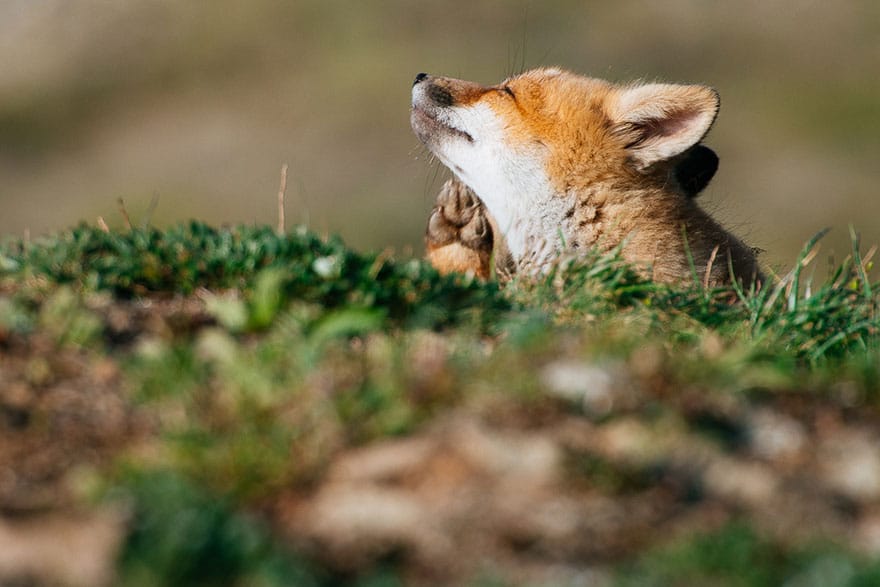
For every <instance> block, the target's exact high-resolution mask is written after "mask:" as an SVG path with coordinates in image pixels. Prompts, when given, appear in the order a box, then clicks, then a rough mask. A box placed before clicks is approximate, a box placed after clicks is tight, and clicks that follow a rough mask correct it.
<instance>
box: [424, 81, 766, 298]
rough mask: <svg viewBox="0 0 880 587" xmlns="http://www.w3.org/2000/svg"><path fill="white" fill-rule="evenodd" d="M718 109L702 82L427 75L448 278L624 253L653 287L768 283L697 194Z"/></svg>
mask: <svg viewBox="0 0 880 587" xmlns="http://www.w3.org/2000/svg"><path fill="white" fill-rule="evenodd" d="M719 107H720V98H719V95H718V92H717V91H715V90H714V89H712V88H710V87H708V86H704V85H682V84H669V83H644V82H636V83H630V84H614V83H611V82H608V81H604V80H601V79H597V78H592V77H587V76H582V75H579V74H576V73H573V72H570V71H567V70H564V69H561V68H556V67H549V68H538V69H534V70H530V71H526V72H524V73H521V74H519V75H516V76H513V77H509V78H507V79H505V80H504V81H502V82H501V83H500V84H497V85H491V86H484V85H481V84H479V83H475V82H470V81H464V80H458V79H454V78H449V77H442V76H432V75H429V74H427V73H419V74H418V75H416V77H415V80H414V82H413V86H412V105H411V109H410V123H411V126H412V129H413V131H414V133H415V135H416V136H417V137H418V138H419V140H420V141H421V142H422V143H423V144H424V145H425V146H426V147H427V149H428V150H429V151H430V152H431V153H432V154H433V155H434V156H435V157H436V158H437V159H439V161H440V162H441V163H443V164H444V165H445V166H446V167H448V168H449V169H450V170H451V171H452V174H453V177H452V179H450V180H449V181H447V182H446V183H445V184H444V186H443V187H442V188H441V190H440V193H439V194H438V195H437V198H436V200H435V205H434V207H433V209H432V211H431V214H430V216H429V219H428V224H427V229H426V235H425V245H426V247H425V248H426V251H427V257H428V261H429V262H430V263H431V264H432V265H433V266H434V267H435V268H436V269H437V270H438V271H439V272H440V273H450V272H465V273H471V274H474V275H476V276H477V277H479V278H481V279H490V278H491V276H492V275H493V274H494V275H496V276H498V277H500V278H502V279H509V278H510V277H512V276H513V275H515V274H517V273H522V272H532V273H534V272H538V273H539V272H542V271H546V270H547V269H548V268H549V267H550V266H551V264H552V263H553V262H554V260H555V259H557V258H559V256H560V255H561V254H564V253H577V251H578V250H587V249H593V250H599V251H603V252H605V251H610V250H613V249H616V248H619V250H620V253H621V256H622V258H623V259H624V260H626V261H627V262H629V263H631V264H632V265H633V266H635V267H636V268H637V269H638V271H639V272H640V273H642V274H643V275H644V276H646V277H649V278H651V279H653V280H654V281H657V282H661V283H669V284H683V283H686V282H688V281H690V280H693V278H694V270H696V272H697V277H698V278H699V279H700V281H701V282H702V283H703V284H704V285H706V286H709V287H716V286H725V285H729V284H730V283H731V282H732V281H734V280H735V281H737V282H739V283H740V284H741V285H742V286H743V287H745V288H749V287H752V286H753V285H754V286H760V284H761V283H762V282H763V281H764V276H763V274H762V273H761V270H760V267H759V265H758V261H757V253H756V250H755V249H752V248H750V247H748V246H747V245H745V244H744V243H743V242H742V241H741V240H740V239H738V238H737V237H735V236H734V235H733V234H731V233H730V232H728V231H727V230H725V229H724V228H723V227H722V226H721V225H720V224H719V223H718V222H716V221H715V220H714V219H713V218H712V217H711V216H710V215H709V214H708V213H706V212H705V211H704V210H703V209H702V208H700V206H699V204H698V202H697V201H696V200H697V196H698V194H699V192H701V191H702V190H703V189H704V188H705V187H706V185H707V184H708V182H709V181H710V180H711V179H712V177H713V176H714V174H715V171H716V170H717V167H718V158H717V155H716V154H715V153H714V151H712V150H711V149H709V148H708V147H706V146H704V145H702V144H701V142H702V141H703V139H704V138H705V136H706V134H707V133H708V132H709V129H710V128H711V127H712V125H713V123H714V121H715V119H716V117H717V114H718V110H719Z"/></svg>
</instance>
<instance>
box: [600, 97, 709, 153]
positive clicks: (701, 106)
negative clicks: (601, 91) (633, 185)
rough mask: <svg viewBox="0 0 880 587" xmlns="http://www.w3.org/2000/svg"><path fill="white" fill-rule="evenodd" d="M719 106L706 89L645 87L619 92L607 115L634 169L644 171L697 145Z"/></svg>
mask: <svg viewBox="0 0 880 587" xmlns="http://www.w3.org/2000/svg"><path fill="white" fill-rule="evenodd" d="M720 103H721V102H720V98H719V97H718V92H716V91H715V90H713V89H712V88H709V87H706V86H681V85H673V84H646V85H642V86H634V87H629V88H624V89H622V90H620V93H619V94H618V96H617V99H616V100H614V101H613V102H612V105H611V109H610V112H609V114H610V115H611V118H612V121H613V123H614V125H615V132H616V133H618V134H619V135H620V136H622V137H623V138H624V140H625V141H626V149H627V151H629V152H630V154H631V156H632V158H633V160H634V162H635V163H636V166H637V167H638V168H639V169H644V168H646V167H648V166H650V165H652V164H654V163H656V162H658V161H663V160H664V159H669V158H670V157H675V156H676V155H679V154H681V153H683V152H684V151H686V150H687V149H689V148H690V147H692V146H694V145H696V144H697V143H698V142H700V140H702V138H703V137H704V136H706V133H707V132H709V128H710V127H711V126H712V123H713V122H714V121H715V116H716V115H717V114H718V108H719V106H720Z"/></svg>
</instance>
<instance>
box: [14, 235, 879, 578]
mask: <svg viewBox="0 0 880 587" xmlns="http://www.w3.org/2000/svg"><path fill="white" fill-rule="evenodd" d="M817 241H818V237H817V238H816V239H813V241H811V242H809V243H808V244H807V245H806V246H805V248H804V251H803V252H802V254H801V255H800V256H799V258H798V259H797V260H796V261H795V265H794V269H792V270H791V271H790V272H788V273H787V274H785V275H783V276H782V277H780V278H778V279H777V280H776V281H775V282H774V283H773V284H769V285H768V286H767V287H764V288H763V289H760V290H758V291H754V290H753V291H743V290H741V289H738V288H731V289H709V288H705V287H703V286H702V285H701V284H700V283H699V282H698V280H697V279H694V283H693V285H692V286H687V287H668V286H664V285H659V284H655V283H652V282H650V281H647V280H645V279H643V278H642V277H640V276H639V275H638V274H637V273H636V272H635V271H634V270H633V269H632V268H630V267H629V266H627V265H626V264H625V263H623V262H622V261H621V260H620V259H619V257H618V256H617V255H616V253H611V254H607V255H598V254H593V255H588V256H586V257H583V258H578V259H569V260H565V259H561V260H560V261H559V262H558V263H557V264H556V265H555V266H554V268H553V269H552V270H551V271H549V272H548V273H547V274H545V275H542V276H540V277H539V278H537V279H525V278H522V279H519V280H517V281H514V282H513V283H510V284H508V285H507V286H506V287H503V288H501V287H499V286H498V285H497V284H495V283H481V282H478V281H476V280H473V279H471V278H468V277H466V276H447V277H443V276H440V275H438V274H437V273H436V272H435V271H434V270H433V269H432V268H430V267H429V266H427V265H426V264H425V263H424V262H421V261H418V260H403V261H399V260H396V259H394V258H393V257H391V256H390V255H387V254H380V255H364V254H360V253H357V252H355V251H352V250H350V249H348V248H346V247H345V246H344V245H343V243H341V242H340V241H338V240H336V239H330V240H324V239H320V238H318V237H317V236H315V235H314V234H312V233H310V232H308V231H305V230H296V231H293V232H291V233H289V234H286V235H278V234H276V233H275V232H273V231H271V230H270V229H268V228H264V227H245V226H239V227H230V228H222V229H217V228H212V227H209V226H206V225H204V224H201V223H197V222H192V223H190V224H187V225H182V226H177V227H174V228H170V229H168V230H164V231H162V230H155V229H144V230H131V231H128V232H122V233H110V232H104V231H101V230H98V229H95V228H91V227H88V226H84V225H83V226H80V227H77V228H75V229H73V230H71V231H69V232H65V233H61V234H58V235H55V236H52V237H48V238H45V239H40V240H38V241H35V242H20V241H14V242H7V243H5V244H3V245H2V247H0V390H2V393H0V413H2V415H3V418H2V419H0V426H2V427H3V435H4V438H8V439H9V442H8V445H9V446H8V448H7V450H6V451H5V452H0V466H2V467H4V468H5V469H6V470H10V471H14V473H15V475H14V477H15V482H14V483H6V482H0V508H2V511H4V512H6V513H7V514H13V513H14V514H15V515H16V516H25V517H28V516H30V517H33V519H35V520H39V519H42V518H40V516H45V515H48V513H50V512H55V513H57V512H64V511H73V510H77V509H81V508H82V507H83V505H84V504H91V505H90V506H89V507H90V508H93V509H95V510H101V511H103V509H105V508H110V509H114V508H117V509H118V508H121V509H122V510H124V511H125V512H127V513H126V515H124V516H121V517H120V520H121V521H119V522H118V523H117V525H116V526H115V527H116V528H117V530H118V532H119V535H120V538H119V540H120V541H121V542H120V546H119V548H118V549H117V550H116V551H113V552H117V555H116V556H115V557H110V558H109V559H108V560H107V561H105V564H106V565H109V567H110V570H109V571H107V572H108V573H109V576H115V577H116V578H117V580H119V581H122V582H124V583H128V584H159V583H165V584H205V583H210V584H266V585H276V584H278V585H284V584H314V585H330V584H347V583H351V584H370V585H380V584H381V585H386V584H388V585H394V584H399V583H400V582H403V583H407V584H409V583H413V584H436V583H438V582H439V583H444V582H446V583H457V584H462V583H464V584H469V582H470V583H473V584H491V585H495V584H567V583H570V584H575V582H576V578H577V577H583V576H589V577H592V578H594V579H595V581H596V582H597V583H598V584H614V583H621V584H624V585H631V584H640V585H641V584H648V585H650V584H658V585H660V584H695V583H700V582H702V583H705V584H710V583H711V584H727V585H773V584H779V583H781V582H784V581H786V580H789V579H790V580H794V581H796V582H797V581H805V582H806V583H809V584H812V583H810V581H813V582H815V581H817V580H819V581H821V580H823V578H827V577H829V576H830V577H832V579H833V581H837V582H831V583H828V582H825V583H823V584H836V585H837V584H839V585H856V584H868V583H865V581H870V580H871V579H870V578H871V577H876V576H877V573H878V570H877V568H878V567H877V565H876V563H873V562H872V561H871V559H870V556H868V555H869V554H871V553H872V552H873V551H872V548H873V547H872V546H871V544H872V543H871V541H870V539H869V538H870V536H871V532H870V529H871V528H872V527H874V526H872V524H875V525H876V523H877V520H875V518H874V515H873V514H872V511H873V509H872V508H871V504H872V503H874V502H875V500H878V499H880V473H878V474H877V475H873V474H872V473H870V472H871V471H873V470H874V469H873V468H872V467H875V465H876V467H877V468H878V470H880V453H877V452H876V450H875V449H874V448H873V446H874V445H873V444H872V443H873V441H874V437H873V434H874V432H873V431H874V430H875V427H876V424H877V419H878V415H880V410H878V391H880V360H878V359H880V355H878V341H880V317H878V315H877V303H878V289H880V288H878V284H877V283H874V282H872V281H871V278H870V270H871V265H870V259H869V257H870V254H868V255H866V257H868V258H863V257H862V256H861V254H860V251H859V244H858V239H857V238H855V237H854V238H853V254H852V255H851V257H849V258H848V259H846V260H845V261H844V262H843V263H842V264H841V265H840V266H839V267H837V268H836V270H835V271H834V272H833V273H832V276H831V278H830V279H829V280H827V281H826V282H825V283H823V284H816V283H813V282H812V280H811V279H809V278H808V277H807V276H808V274H809V270H810V264H811V262H812V260H813V258H814V257H815V255H816V253H815V251H816V245H817ZM696 273H697V272H696V270H695V271H694V274H695V275H696ZM469 446H470V447H483V448H482V449H480V448H473V450H471V452H468V450H469V449H467V447H469ZM542 447H543V448H542ZM538 448H540V449H541V450H538ZM542 451H543V452H542ZM406 454H418V455H420V456H419V457H418V458H414V457H413V458H411V457H404V456H401V455H406ZM530 455H531V456H530ZM541 455H543V456H541ZM407 459H409V460H407ZM493 459H494V460H493ZM379 462H381V463H383V465H382V467H379V465H377V464H376V463H379ZM369 463H372V464H369ZM529 463H531V464H529ZM526 465H528V466H526ZM849 466H851V468H847V467H849ZM370 467H373V468H372V469H371V468H370ZM377 467H378V469H382V471H384V473H377V472H376V471H377V470H378V469H377ZM529 467H531V468H529ZM854 470H862V471H863V470H868V471H869V473H868V474H866V475H867V476H865V475H862V476H861V477H859V476H858V475H854V474H853V473H852V471H854ZM352 471H362V472H361V473H357V474H355V473H353V472H352ZM872 475H873V476H872ZM854 479H856V480H855V481H854ZM859 479H860V481H859ZM510 483H513V484H514V485H513V486H515V487H519V488H521V489H518V490H517V491H515V492H513V494H519V495H520V497H521V498H522V499H523V500H526V501H523V502H518V501H516V500H515V499H514V497H511V495H512V494H511V492H510V491H509V487H510V485H509V484H510ZM505 488H507V489H505ZM346 492H349V493H346ZM344 494H345V495H354V496H362V497H363V496H366V497H363V500H366V501H364V503H367V502H368V501H369V499H374V500H380V502H381V503H385V504H388V505H387V507H388V508H390V509H389V510H388V511H386V512H385V513H384V514H381V515H379V517H380V518H381V517H382V516H385V518H384V519H387V520H397V521H398V522H399V523H398V522H388V523H387V525H386V526H382V527H381V528H379V527H378V526H375V524H376V521H375V519H374V518H375V516H374V515H375V514H376V512H375V511H371V509H370V507H367V506H363V507H367V510H366V511H362V510H360V509H358V508H359V507H361V506H360V505H358V504H359V503H360V499H355V500H354V501H353V502H348V501H345V499H343V497H342V496H343V495H344ZM370 496H372V497H370ZM454 496H459V497H455V498H454ZM461 496H466V497H461ZM479 496H488V497H485V498H484V497H479ZM489 498H491V499H489ZM485 499H488V500H489V501H485ZM381 500H385V501H381ZM511 500H513V501H511ZM780 500H783V502H784V504H782V503H781V502H780ZM376 503H379V502H376ZM120 504H121V505H120ZM401 504H409V506H407V507H410V509H409V510H406V511H407V512H408V513H407V516H408V517H406V518H405V519H407V520H409V522H407V523H404V522H402V521H400V520H402V519H404V518H401V517H399V516H403V510H399V508H400V507H403V506H402V505H401ZM554 504H555V505H554ZM551 506H552V507H551ZM801 506H802V507H801ZM346 507H351V508H354V509H352V510H351V512H352V513H351V515H350V516H348V517H346V516H341V517H337V518H339V519H337V518H333V517H332V516H330V517H328V516H327V515H325V514H321V512H325V513H326V512H327V511H348V510H346V509H345V508H346ZM375 507H377V506H374V509H375ZM328 508H329V509H328ZM553 508H556V509H553ZM545 509H546V512H545V514H546V515H545V514H541V515H540V516H539V515H538V513H535V512H544V511H545ZM377 511H378V510H377ZM554 511H556V512H564V515H562V514H560V515H562V518H560V520H557V521H558V522H559V524H562V520H567V522H566V524H568V525H567V526H566V524H562V525H561V526H560V525H559V524H556V525H554V524H551V523H550V522H548V521H547V520H549V519H554V520H555V519H556V518H553V516H554V515H556V514H552V512H554ZM617 511H620V515H619V516H618V515H616V514H614V512H617ZM805 511H807V512H810V514H808V515H810V516H813V517H815V521H816V524H815V528H805V527H804V525H803V524H802V520H803V516H804V515H805V513H804V512H805ZM426 512H434V513H433V514H430V513H426ZM456 512H457V513H456ZM463 512H464V513H463ZM468 512H470V513H468ZM475 512H482V513H480V514H479V515H477V514H476V513H475ZM530 512H531V513H530ZM441 514H442V515H441ZM532 514H534V515H532ZM624 514H625V515H624ZM431 515H434V516H436V517H433V518H432V517H430V516H431ZM356 516H364V518H363V519H362V520H361V522H358V524H355V525H354V526H347V525H346V524H348V523H350V522H351V520H353V519H354V518H355V517H356ZM395 516H398V517H395ZM425 516H428V517H425ZM455 516H463V517H462V520H464V522H462V523H464V524H465V527H467V525H468V524H471V523H474V524H476V523H477V522H479V525H478V526H475V527H472V528H468V529H467V531H466V532H465V531H464V530H463V529H462V526H461V524H457V525H456V524H451V523H450V522H449V520H452V519H454V518H455ZM548 516H549V517H548ZM358 519H360V518H358ZM334 520H335V521H334ZM554 523H555V522H554ZM334 524H335V525H334ZM395 524H396V525H395ZM450 524H451V525H450ZM462 532H464V533H463V534H462ZM345 536H348V537H349V538H348V539H346V538H344V537H345ZM669 536H672V537H674V538H675V540H674V544H672V545H669V544H667V543H668V541H669V540H668V538H669ZM475 537H478V538H479V540H477V539H476V538H475ZM471 539H473V540H475V542H473V543H471V542H469V540H471ZM828 541H831V542H832V543H834V545H833V546H831V545H829V542H828ZM83 544H88V540H87V539H84V540H83ZM457 548H462V549H464V550H463V551H462V552H459V551H458V550H457ZM865 553H867V554H865ZM462 561H467V562H462ZM444 569H445V570H444ZM4 572H7V571H4V570H3V569H2V568H0V574H2V573H4ZM41 572H46V573H48V572H49V571H46V570H45V569H27V568H24V569H18V570H17V571H15V572H11V571H10V572H9V573H12V574H11V575H10V574H9V573H7V575H3V576H4V578H6V577H7V576H11V577H12V578H13V579H16V580H18V579H21V578H22V577H24V578H33V577H36V578H37V580H42V581H47V582H51V581H55V580H58V579H59V577H58V576H52V575H50V576H48V577H45V576H43V575H40V573H41ZM15 573H18V574H17V575H16V574H15ZM585 573H586V575H585ZM829 580H830V579H829ZM797 584H800V583H797Z"/></svg>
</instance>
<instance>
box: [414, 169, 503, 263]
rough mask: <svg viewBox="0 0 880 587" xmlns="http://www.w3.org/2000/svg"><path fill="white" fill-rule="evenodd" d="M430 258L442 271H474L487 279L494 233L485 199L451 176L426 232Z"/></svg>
mask: <svg viewBox="0 0 880 587" xmlns="http://www.w3.org/2000/svg"><path fill="white" fill-rule="evenodd" d="M425 243H426V248H427V251H428V259H429V260H430V262H431V264H432V265H433V266H434V267H435V268H436V269H437V270H438V271H440V273H450V272H453V271H457V272H461V273H473V274H475V275H477V276H478V277H480V278H482V279H487V278H488V277H489V273H490V269H489V268H490V262H491V257H492V245H493V234H492V225H491V224H490V223H489V219H488V217H487V216H486V211H485V209H484V208H483V203H482V202H481V201H480V200H479V198H477V196H476V195H475V194H474V193H473V192H472V191H471V190H470V188H468V187H467V186H466V185H464V184H463V183H461V182H460V181H458V180H455V179H450V180H449V181H447V182H446V183H445V184H443V188H442V189H441V190H440V193H439V194H438V195H437V199H436V201H435V203H434V209H433V210H432V211H431V217H430V219H429V220H428V229H427V231H426V232H425Z"/></svg>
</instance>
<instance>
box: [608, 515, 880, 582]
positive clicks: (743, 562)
mask: <svg viewBox="0 0 880 587" xmlns="http://www.w3.org/2000/svg"><path fill="white" fill-rule="evenodd" d="M878 582H880V563H878V562H877V561H870V560H865V559H863V558H860V557H857V556H854V555H851V554H848V553H846V552H845V551H843V550H842V549H840V548H838V547H835V546H833V545H822V544H817V545H814V546H812V547H802V548H796V549H786V548H783V547H781V546H779V545H777V544H775V543H773V542H772V541H771V540H769V539H767V538H763V537H761V536H760V535H759V534H758V533H757V532H755V531H754V530H753V529H752V528H751V527H750V526H749V525H748V524H745V523H743V522H731V523H728V524H727V525H726V526H723V527H722V528H720V529H718V530H716V531H714V532H709V533H704V534H699V535H696V536H692V537H690V538H687V539H684V540H679V541H678V542H677V543H674V544H672V545H669V546H665V547H663V548H660V549H658V550H655V551H654V552H651V553H648V554H646V555H644V556H643V557H641V559H640V560H639V561H638V562H637V563H635V564H632V565H628V566H626V567H625V568H622V569H620V570H619V572H618V577H617V585H619V586H620V587H630V586H632V587H635V586H637V585H638V586H639V587H653V586H657V587H660V586H669V585H682V586H684V585H689V586H690V585H694V586H696V585H713V586H719V587H775V586H777V585H823V586H828V587H861V586H863V585H865V586H867V585H876V584H878Z"/></svg>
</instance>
